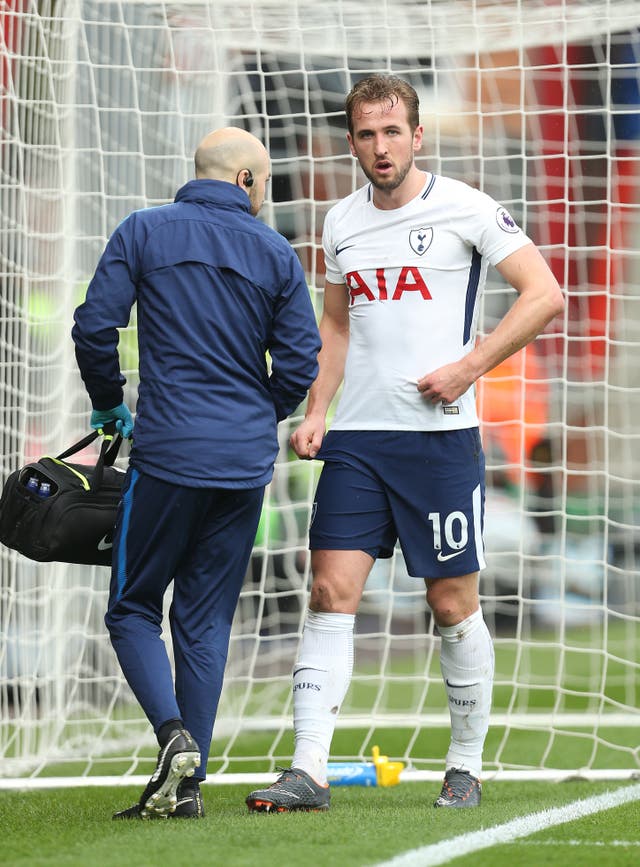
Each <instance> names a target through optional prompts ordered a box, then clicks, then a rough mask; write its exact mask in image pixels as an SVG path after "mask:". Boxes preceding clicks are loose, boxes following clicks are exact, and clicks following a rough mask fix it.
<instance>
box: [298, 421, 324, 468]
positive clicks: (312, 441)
mask: <svg viewBox="0 0 640 867" xmlns="http://www.w3.org/2000/svg"><path fill="white" fill-rule="evenodd" d="M324 432H325V420H324V417H320V416H308V417H307V418H305V420H304V421H303V422H302V424H301V425H299V427H297V428H296V430H295V431H294V432H293V433H292V434H291V438H290V440H289V442H290V443H291V448H292V449H293V450H294V452H295V453H296V454H297V455H298V457H299V458H302V459H303V460H311V459H312V458H315V456H316V455H317V454H318V452H319V451H320V446H321V445H322V440H323V438H324Z"/></svg>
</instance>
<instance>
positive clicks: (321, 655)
mask: <svg viewBox="0 0 640 867" xmlns="http://www.w3.org/2000/svg"><path fill="white" fill-rule="evenodd" d="M354 623H355V615H353V614H323V613H318V612H315V611H308V612H307V617H306V620H305V624H304V630H303V633H302V644H301V646H300V652H299V655H298V660H297V662H296V663H295V665H294V668H293V724H294V728H295V735H296V745H295V752H294V755H293V762H292V767H294V768H300V769H301V770H303V771H306V772H307V773H308V774H310V775H311V776H312V777H313V779H314V780H315V781H316V782H317V783H320V784H321V785H325V784H326V782H327V761H328V759H329V750H330V748H331V739H332V737H333V732H334V729H335V726H336V719H337V716H338V712H339V710H340V706H341V704H342V701H343V699H344V697H345V695H346V692H347V689H348V688H349V684H350V683H351V675H352V673H353V628H354Z"/></svg>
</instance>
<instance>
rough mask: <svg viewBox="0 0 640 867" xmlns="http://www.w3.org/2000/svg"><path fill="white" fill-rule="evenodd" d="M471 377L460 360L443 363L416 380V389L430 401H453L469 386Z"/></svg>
mask: <svg viewBox="0 0 640 867" xmlns="http://www.w3.org/2000/svg"><path fill="white" fill-rule="evenodd" d="M472 382H473V380H472V379H470V378H469V376H468V374H467V373H466V372H465V369H464V367H463V364H462V362H460V361H455V362H453V364H445V365H444V366H443V367H439V368H438V369H437V370H434V371H432V372H431V373H427V374H426V376H423V377H422V379H419V380H418V391H419V392H420V393H421V394H422V396H423V397H424V398H425V400H428V401H430V402H431V403H453V402H454V401H456V400H457V399H458V398H459V397H460V395H461V394H464V393H465V391H466V390H467V389H468V388H469V386H470V385H471V383H472Z"/></svg>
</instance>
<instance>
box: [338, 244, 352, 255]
mask: <svg viewBox="0 0 640 867" xmlns="http://www.w3.org/2000/svg"><path fill="white" fill-rule="evenodd" d="M352 247H355V244H343V246H342V247H336V256H339V255H340V253H344V251H345V250H350V249H351V248H352Z"/></svg>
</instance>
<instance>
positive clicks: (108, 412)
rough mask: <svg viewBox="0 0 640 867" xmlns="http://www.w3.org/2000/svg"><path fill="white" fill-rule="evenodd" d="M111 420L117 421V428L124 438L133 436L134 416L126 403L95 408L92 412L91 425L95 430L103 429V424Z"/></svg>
mask: <svg viewBox="0 0 640 867" xmlns="http://www.w3.org/2000/svg"><path fill="white" fill-rule="evenodd" d="M110 421H114V422H115V423H116V430H117V431H118V433H119V434H121V435H122V436H123V437H124V439H129V438H130V437H131V435H132V433H133V417H132V415H131V412H130V411H129V407H128V406H127V405H126V403H121V404H119V406H114V407H113V408H112V409H94V410H93V412H92V413H91V421H90V425H91V427H92V428H93V429H94V430H102V427H103V425H105V424H107V423H108V422H110Z"/></svg>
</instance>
